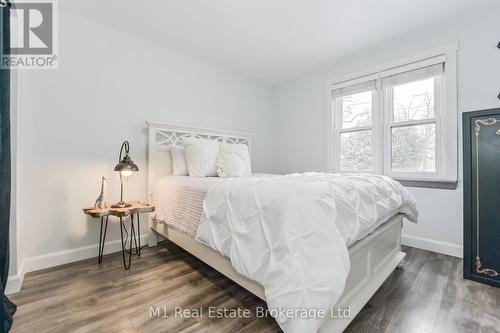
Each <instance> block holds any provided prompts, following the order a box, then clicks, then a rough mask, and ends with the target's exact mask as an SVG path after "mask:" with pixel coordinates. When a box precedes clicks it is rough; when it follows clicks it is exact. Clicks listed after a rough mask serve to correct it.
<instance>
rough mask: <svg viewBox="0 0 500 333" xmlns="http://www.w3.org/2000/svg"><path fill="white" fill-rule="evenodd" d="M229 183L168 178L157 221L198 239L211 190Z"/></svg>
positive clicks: (161, 184)
mask: <svg viewBox="0 0 500 333" xmlns="http://www.w3.org/2000/svg"><path fill="white" fill-rule="evenodd" d="M273 176H276V175H272V174H261V173H257V174H252V177H273ZM224 181H227V179H224V178H219V177H203V178H195V177H189V176H166V177H162V178H160V179H159V180H158V181H157V182H156V183H155V184H154V186H153V204H154V205H155V207H156V210H155V215H154V217H153V219H154V220H155V221H156V222H159V223H166V224H167V225H168V226H169V227H170V228H173V229H176V230H178V231H180V232H183V233H184V234H186V235H188V236H190V237H192V238H196V235H197V231H198V227H199V225H200V223H201V216H202V213H203V201H204V199H205V196H206V194H207V192H208V190H209V189H210V187H211V186H213V185H215V184H218V183H221V182H224ZM391 217H392V215H391V216H387V219H383V220H381V221H379V222H378V223H376V224H374V225H372V226H370V227H361V228H359V229H358V230H357V231H356V235H355V237H354V238H353V239H350V240H347V246H349V247H350V246H352V245H354V243H356V242H357V241H358V240H360V239H363V238H365V237H366V236H368V235H369V234H371V233H372V232H374V231H375V230H376V229H377V228H378V227H380V226H381V225H382V224H384V223H385V222H387V221H388V220H389V219H390V218H391Z"/></svg>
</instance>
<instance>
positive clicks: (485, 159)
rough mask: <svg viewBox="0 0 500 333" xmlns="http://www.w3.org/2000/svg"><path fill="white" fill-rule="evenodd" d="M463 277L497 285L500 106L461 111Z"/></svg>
mask: <svg viewBox="0 0 500 333" xmlns="http://www.w3.org/2000/svg"><path fill="white" fill-rule="evenodd" d="M463 141H464V142H463V144H464V148H463V156H464V278H466V279H470V280H474V281H477V282H482V283H486V284H489V285H492V286H495V287H500V109H490V110H483V111H475V112H466V113H464V114H463Z"/></svg>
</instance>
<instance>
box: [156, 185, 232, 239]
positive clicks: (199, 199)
mask: <svg viewBox="0 0 500 333" xmlns="http://www.w3.org/2000/svg"><path fill="white" fill-rule="evenodd" d="M221 181H224V179H223V178H218V177H204V178H194V177H189V176H166V177H163V178H160V179H159V180H158V181H157V182H156V183H155V184H154V187H153V204H154V205H155V207H156V210H155V215H154V217H153V218H154V220H155V221H156V222H160V223H166V224H167V225H168V226H169V227H171V228H174V229H176V230H178V231H181V232H183V233H185V234H187V235H189V236H191V237H193V238H194V237H195V236H196V231H197V230H198V226H199V224H200V220H201V214H202V212H203V200H204V199H205V196H206V194H207V191H208V189H209V188H210V186H211V185H214V184H216V183H218V182H221Z"/></svg>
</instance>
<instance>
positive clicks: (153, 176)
mask: <svg viewBox="0 0 500 333" xmlns="http://www.w3.org/2000/svg"><path fill="white" fill-rule="evenodd" d="M146 124H147V126H148V131H149V144H148V197H149V196H150V195H151V189H152V185H153V183H154V182H155V181H156V180H157V179H158V178H159V177H162V176H166V175H169V174H171V173H172V162H171V157H170V153H169V148H168V145H172V144H180V143H181V140H182V138H185V137H194V138H204V139H211V140H217V141H219V142H227V143H240V144H246V145H248V151H249V152H250V159H251V156H252V136H251V135H250V134H248V133H241V132H234V131H226V130H218V129H209V128H195V127H189V126H181V125H172V124H165V123H160V122H155V121H148V122H146Z"/></svg>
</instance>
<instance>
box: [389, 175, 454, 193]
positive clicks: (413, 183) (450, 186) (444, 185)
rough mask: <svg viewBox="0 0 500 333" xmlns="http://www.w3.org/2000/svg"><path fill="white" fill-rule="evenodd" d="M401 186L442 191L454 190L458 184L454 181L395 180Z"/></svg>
mask: <svg viewBox="0 0 500 333" xmlns="http://www.w3.org/2000/svg"><path fill="white" fill-rule="evenodd" d="M396 180H397V181H398V182H400V183H401V185H403V186H408V187H422V188H435V189H442V190H455V189H456V188H457V184H458V182H456V181H432V180H408V179H397V178H396Z"/></svg>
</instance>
